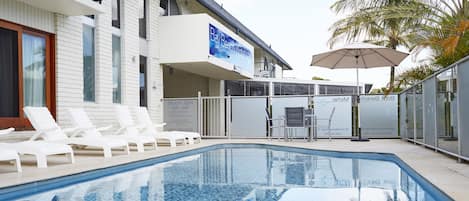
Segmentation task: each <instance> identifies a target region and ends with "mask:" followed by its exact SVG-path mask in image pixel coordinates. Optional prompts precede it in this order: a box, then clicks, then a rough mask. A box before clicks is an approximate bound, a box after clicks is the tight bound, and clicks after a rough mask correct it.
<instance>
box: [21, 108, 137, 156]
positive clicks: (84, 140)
mask: <svg viewBox="0 0 469 201" xmlns="http://www.w3.org/2000/svg"><path fill="white" fill-rule="evenodd" d="M23 110H24V113H25V114H26V116H27V117H28V119H29V121H30V122H31V124H32V125H33V127H34V129H36V132H37V133H36V134H35V135H34V136H33V137H32V138H31V139H32V140H35V139H37V138H42V139H44V141H46V142H52V143H61V144H71V145H80V146H89V147H97V148H101V149H103V152H104V157H105V158H109V157H112V152H111V149H113V148H123V149H127V147H128V145H127V142H126V141H124V140H120V139H109V138H104V137H99V136H85V135H83V136H82V137H76V136H72V137H68V136H67V135H66V134H65V130H62V129H61V128H60V127H59V126H58V125H57V123H56V122H55V120H54V118H53V117H52V115H51V114H50V112H49V110H48V109H47V108H46V107H25V108H23ZM74 130H76V129H74Z"/></svg>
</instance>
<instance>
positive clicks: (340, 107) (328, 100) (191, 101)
mask: <svg viewBox="0 0 469 201" xmlns="http://www.w3.org/2000/svg"><path fill="white" fill-rule="evenodd" d="M359 99H360V101H359V106H358V108H359V109H358V112H357V110H356V107H354V106H355V103H354V101H355V100H356V98H355V96H353V95H335V96H334V95H327V96H306V95H305V96H220V97H202V96H200V95H199V96H198V97H193V98H165V99H164V119H165V122H166V123H167V127H166V129H167V130H186V131H197V132H200V133H201V134H202V136H203V137H205V138H267V137H269V136H268V133H269V132H268V131H269V126H268V124H267V123H268V122H267V119H266V110H267V111H268V112H269V115H270V117H271V118H272V119H279V118H283V116H284V111H285V108H286V107H304V108H305V109H306V108H310V109H312V110H313V112H314V114H315V116H316V117H317V118H318V119H319V118H327V117H328V115H330V112H331V110H332V108H336V111H335V112H336V115H334V117H333V119H332V122H331V123H332V124H331V134H332V137H333V138H351V137H352V136H356V135H357V134H356V133H357V132H356V131H355V126H354V125H356V124H355V123H356V122H358V124H359V130H360V132H361V133H362V135H363V136H364V137H368V138H398V137H400V138H402V139H405V140H408V141H411V142H413V143H415V144H420V145H424V146H426V147H428V148H431V149H434V150H435V151H441V152H444V153H447V154H450V155H452V156H455V157H457V158H458V159H459V160H461V159H464V160H469V105H468V104H469V57H466V58H464V59H462V60H460V61H458V62H456V63H454V64H452V65H450V66H448V67H447V68H444V69H442V70H440V71H438V72H437V73H435V74H434V75H432V76H430V77H428V78H426V79H425V80H424V81H422V82H419V83H417V84H415V85H414V86H412V87H410V88H409V89H406V90H404V91H403V92H401V93H399V94H395V95H388V96H384V95H368V94H367V95H360V98H359ZM281 123H282V122H279V121H274V122H273V124H274V125H272V127H274V129H273V131H272V137H273V138H283V136H284V132H285V129H281V128H280V129H279V128H278V127H279V126H280V127H281V125H279V124H281ZM275 128H277V129H275ZM292 132H293V134H294V136H296V137H297V138H303V137H305V136H306V135H308V134H309V133H308V132H309V130H308V129H307V128H305V129H301V128H299V129H294V130H293V131H292ZM327 133H328V131H327V123H326V122H323V123H321V122H318V126H317V136H318V138H327V137H328V135H327Z"/></svg>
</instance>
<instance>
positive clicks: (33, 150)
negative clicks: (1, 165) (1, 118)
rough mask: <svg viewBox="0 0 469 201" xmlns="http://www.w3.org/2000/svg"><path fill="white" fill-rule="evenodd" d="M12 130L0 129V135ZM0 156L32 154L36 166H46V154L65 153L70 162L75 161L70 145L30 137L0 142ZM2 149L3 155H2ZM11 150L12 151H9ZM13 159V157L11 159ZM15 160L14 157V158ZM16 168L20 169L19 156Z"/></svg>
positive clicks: (12, 129)
mask: <svg viewBox="0 0 469 201" xmlns="http://www.w3.org/2000/svg"><path fill="white" fill-rule="evenodd" d="M13 131H14V128H9V129H6V130H1V131H0V135H5V134H9V133H11V132H13ZM0 149H2V150H0V153H2V154H1V155H0V158H4V157H6V155H10V156H11V157H15V155H16V157H18V153H19V154H21V155H33V156H35V158H36V161H37V167H38V168H47V156H50V155H59V154H65V156H66V157H67V158H68V160H69V161H70V162H71V163H75V158H74V155H73V150H72V148H71V147H70V146H68V145H64V144H56V143H48V142H44V141H32V140H31V139H30V140H28V141H23V142H14V143H0ZM4 150H9V151H8V152H10V153H8V154H7V151H5V156H4V155H3V153H4ZM11 151H13V152H11ZM11 160H13V159H11ZM15 160H16V158H15ZM16 166H17V169H18V167H19V170H21V166H20V158H19V157H18V161H17V162H16Z"/></svg>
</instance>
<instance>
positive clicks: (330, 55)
mask: <svg viewBox="0 0 469 201" xmlns="http://www.w3.org/2000/svg"><path fill="white" fill-rule="evenodd" d="M408 55H409V54H407V53H404V52H400V51H397V50H394V49H391V48H387V47H383V46H378V45H373V44H368V43H352V44H349V45H346V46H344V47H342V48H339V49H335V50H331V51H328V52H324V53H321V54H317V55H313V60H312V61H311V66H319V67H325V68H330V69H356V70H357V94H359V91H360V87H359V76H358V69H359V68H364V69H367V68H376V67H388V66H398V65H399V64H400V63H401V62H402V60H404V59H405V58H406V57H407V56H408Z"/></svg>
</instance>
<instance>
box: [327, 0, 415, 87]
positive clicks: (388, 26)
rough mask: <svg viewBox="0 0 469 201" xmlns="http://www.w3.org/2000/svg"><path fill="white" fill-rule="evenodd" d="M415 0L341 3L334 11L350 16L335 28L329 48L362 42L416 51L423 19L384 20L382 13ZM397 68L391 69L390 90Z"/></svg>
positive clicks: (399, 18) (391, 18)
mask: <svg viewBox="0 0 469 201" xmlns="http://www.w3.org/2000/svg"><path fill="white" fill-rule="evenodd" d="M410 2H411V0H338V1H336V2H335V3H334V4H333V5H332V6H331V9H332V10H334V11H335V12H336V13H337V14H339V13H350V14H348V16H347V17H345V18H343V19H340V20H338V21H337V22H335V23H334V24H333V25H332V26H331V27H330V30H331V31H332V36H331V38H330V40H329V45H330V46H331V47H332V46H334V44H336V43H337V42H338V41H345V42H352V41H357V40H362V41H364V42H369V43H374V44H377V45H381V46H386V47H389V48H392V49H396V48H397V47H399V46H403V47H406V48H408V49H409V50H412V49H413V48H414V47H415V46H414V44H413V43H411V42H410V41H412V40H413V39H414V38H415V36H414V35H415V31H414V30H415V29H416V28H417V27H418V26H419V24H420V21H421V19H418V18H408V17H397V16H393V17H390V16H388V17H387V18H383V17H382V13H381V12H382V10H383V9H385V8H388V7H398V6H399V7H401V6H405V5H407V4H409V3H410ZM394 77H395V66H391V72H390V79H389V89H388V91H389V92H391V91H393V88H394V84H393V83H394Z"/></svg>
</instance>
